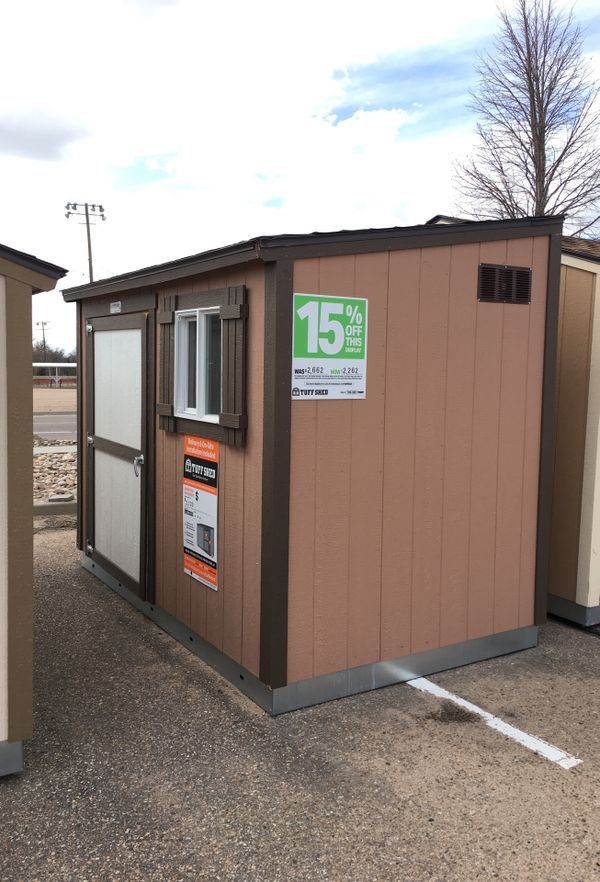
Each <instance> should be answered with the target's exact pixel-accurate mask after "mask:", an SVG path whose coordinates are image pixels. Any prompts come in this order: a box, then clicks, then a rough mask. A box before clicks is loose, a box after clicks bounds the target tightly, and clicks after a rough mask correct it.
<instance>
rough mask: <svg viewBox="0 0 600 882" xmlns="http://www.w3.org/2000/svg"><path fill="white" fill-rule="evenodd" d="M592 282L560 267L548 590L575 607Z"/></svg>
mask: <svg viewBox="0 0 600 882" xmlns="http://www.w3.org/2000/svg"><path fill="white" fill-rule="evenodd" d="M594 282H595V276H594V275H593V274H592V273H587V272H585V271H584V270H580V269H576V268H574V267H570V266H562V267H561V286H560V316H559V329H558V374H557V384H556V457H555V469H554V488H553V504H552V528H551V551H550V589H549V590H550V593H551V594H555V595H557V596H559V597H564V598H565V599H566V600H571V601H576V599H577V598H576V594H577V577H578V557H579V537H580V524H581V505H582V484H583V471H584V455H585V442H586V425H587V411H588V389H589V380H590V359H591V352H592V329H593V315H594ZM585 577H587V574H586V576H584V578H585Z"/></svg>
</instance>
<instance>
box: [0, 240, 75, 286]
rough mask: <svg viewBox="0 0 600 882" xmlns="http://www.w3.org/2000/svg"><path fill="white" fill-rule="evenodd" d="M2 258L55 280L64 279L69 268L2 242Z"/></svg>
mask: <svg viewBox="0 0 600 882" xmlns="http://www.w3.org/2000/svg"><path fill="white" fill-rule="evenodd" d="M0 260H5V261H7V262H9V263H14V264H16V265H17V266H20V267H23V269H26V270H30V271H32V272H34V273H40V274H41V275H42V276H47V277H48V278H50V279H53V280H54V281H58V279H62V278H63V276H66V274H67V270H66V269H64V268H63V267H62V266H57V265H56V264H54V263H48V261H46V260H40V259H39V257H35V256H34V255H33V254H27V253H26V252H25V251H17V250H16V248H9V246H8V245H2V244H0ZM37 290H40V289H37ZM34 293H36V289H34Z"/></svg>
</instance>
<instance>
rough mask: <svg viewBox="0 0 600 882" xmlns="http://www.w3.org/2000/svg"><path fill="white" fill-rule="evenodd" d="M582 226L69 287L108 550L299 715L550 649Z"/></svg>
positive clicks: (114, 572) (227, 663) (257, 696)
mask: <svg viewBox="0 0 600 882" xmlns="http://www.w3.org/2000/svg"><path fill="white" fill-rule="evenodd" d="M561 228H562V219H561V218H538V219H523V220H514V221H502V222H499V221H486V222H478V223H474V222H473V223H460V224H448V225H444V226H436V225H420V226H415V227H402V228H399V227H395V228H389V229H367V230H354V231H340V232H335V233H313V234H310V235H281V236H272V237H261V238H256V239H251V240H248V241H245V242H241V243H238V244H235V245H231V246H229V247H226V248H219V249H215V250H211V251H206V252H204V253H201V254H197V255H194V256H191V257H186V258H182V259H180V260H174V261H171V262H168V263H164V264H160V265H157V266H152V267H148V268H145V269H140V270H137V271H135V272H131V273H126V274H124V275H120V276H115V277H113V278H110V279H105V280H102V281H98V282H94V283H93V284H90V285H84V286H81V287H77V288H70V289H68V290H66V291H65V292H64V297H65V300H67V301H70V302H76V303H77V315H78V328H79V335H78V346H79V352H80V357H79V362H80V365H81V375H82V377H83V382H82V384H81V387H82V388H81V402H80V410H79V412H80V422H79V443H80V450H81V456H80V457H79V463H80V492H79V496H78V498H79V505H80V510H79V530H78V542H79V547H80V548H81V550H82V552H83V565H84V567H86V568H87V569H88V570H90V571H91V572H93V573H95V574H96V575H97V576H98V577H99V578H100V579H101V580H102V581H103V582H105V583H106V584H107V585H109V586H110V587H111V588H113V589H114V590H115V591H117V592H119V593H120V594H121V595H122V596H123V597H125V598H126V599H127V600H128V601H129V602H131V603H132V604H134V605H135V606H136V607H137V608H138V609H139V610H141V611H142V612H144V613H145V614H146V615H148V616H149V617H150V618H152V619H153V620H154V621H155V622H156V623H157V624H158V625H160V626H161V627H162V628H164V629H165V630H166V631H168V632H169V633H170V634H171V635H172V636H173V637H175V638H176V639H177V640H179V641H180V642H182V643H183V644H184V645H186V646H188V647H189V648H190V649H191V650H193V651H194V652H196V653H197V654H198V655H199V656H201V657H202V658H204V659H205V660H206V661H207V662H208V663H209V664H211V665H212V666H213V667H214V668H216V669H217V670H219V671H220V672H221V673H222V674H223V675H225V676H226V677H227V678H229V679H230V680H231V681H232V682H234V683H236V684H237V686H238V687H239V688H240V689H241V690H242V691H244V692H245V693H247V694H248V695H250V696H251V697H252V698H253V699H254V700H255V701H256V702H257V703H259V704H260V705H261V706H262V707H264V708H265V709H267V710H268V711H269V712H271V713H274V714H276V713H281V712H284V711H288V710H292V709H295V708H299V707H302V706H306V705H311V704H315V703H318V702H321V701H325V700H328V699H332V698H338V697H341V696H344V695H348V694H352V693H357V692H361V691H365V690H368V689H373V688H376V687H379V686H385V685H389V684H392V683H398V682H401V681H405V680H408V679H411V678H413V677H416V676H421V675H424V674H429V673H432V672H434V671H440V670H443V669H446V668H450V667H454V666H458V665H462V664H466V663H468V662H473V661H477V660H480V659H484V658H489V657H492V656H497V655H501V654H503V653H508V652H512V651H515V650H518V649H523V648H526V647H531V646H534V645H535V644H536V640H537V625H538V624H539V623H540V622H541V621H542V620H543V619H544V615H545V608H546V594H547V570H548V547H549V524H550V519H549V516H550V508H549V501H550V494H549V489H550V486H551V480H552V459H553V425H554V364H555V345H556V326H557V306H558V280H559V269H560V233H561Z"/></svg>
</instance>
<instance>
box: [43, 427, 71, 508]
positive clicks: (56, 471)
mask: <svg viewBox="0 0 600 882" xmlns="http://www.w3.org/2000/svg"><path fill="white" fill-rule="evenodd" d="M42 446H50V445H47V444H46V445H42ZM52 446H58V445H56V443H55V442H54V443H53V445H52ZM61 446H62V445H61ZM76 492H77V454H76V453H48V454H45V453H40V454H38V455H37V456H34V457H33V499H34V501H35V502H46V501H47V500H48V498H49V497H50V496H53V495H55V494H57V493H60V494H62V493H72V494H73V496H75V494H76Z"/></svg>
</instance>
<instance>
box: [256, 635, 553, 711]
mask: <svg viewBox="0 0 600 882" xmlns="http://www.w3.org/2000/svg"><path fill="white" fill-rule="evenodd" d="M537 638H538V628H537V626H536V625H531V626H529V627H527V628H517V629H516V630H514V631H504V632H503V633H501V634H492V635H490V636H489V637H478V638H477V639H475V640H466V641H465V642H464V643H454V644H452V645H451V646H443V647H441V649H431V650H428V651H426V652H416V653H414V654H413V655H407V656H403V657H401V658H396V659H392V660H391V661H381V662H374V663H373V664H370V665H363V666H362V667H359V668H348V669H347V670H345V671H339V672H337V673H335V674H325V675H324V676H322V677H313V678H312V679H310V680H301V681H300V682H298V683H290V684H289V685H288V686H284V687H283V688H282V689H275V690H274V691H273V710H272V713H273V714H283V713H286V712H287V711H291V710H298V709H299V708H301V707H308V706H310V705H314V704H320V703H321V702H323V701H331V700H332V699H334V698H344V697H346V696H348V695H356V694H357V693H359V692H368V691H370V690H371V689H380V688H381V687H382V686H392V685H393V684H395V683H406V682H407V681H408V680H414V679H415V678H416V677H426V676H427V675H429V674H436V673H439V672H440V671H447V670H449V669H450V668H459V667H462V666H463V665H468V664H472V663H473V662H478V661H484V660H485V659H489V658H495V657H497V656H499V655H508V654H509V653H511V652H518V651H519V650H521V649H530V648H531V647H533V646H536V645H537Z"/></svg>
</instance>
